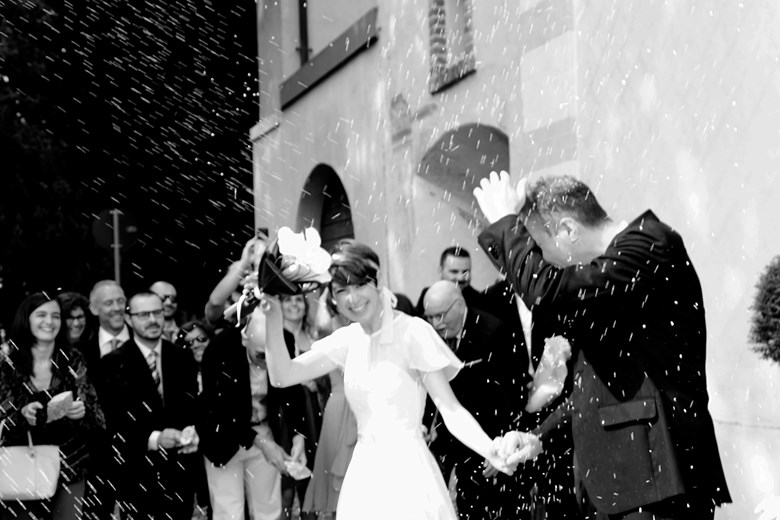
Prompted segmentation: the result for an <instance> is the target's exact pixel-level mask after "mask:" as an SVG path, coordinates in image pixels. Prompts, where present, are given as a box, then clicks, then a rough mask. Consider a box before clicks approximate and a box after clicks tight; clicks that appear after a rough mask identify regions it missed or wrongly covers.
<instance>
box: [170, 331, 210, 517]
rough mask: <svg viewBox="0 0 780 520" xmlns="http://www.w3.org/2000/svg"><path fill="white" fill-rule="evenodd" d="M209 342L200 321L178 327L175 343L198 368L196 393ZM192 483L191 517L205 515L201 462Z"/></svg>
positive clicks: (205, 488) (206, 505)
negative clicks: (188, 352) (187, 351)
mask: <svg viewBox="0 0 780 520" xmlns="http://www.w3.org/2000/svg"><path fill="white" fill-rule="evenodd" d="M210 342H211V329H210V328H209V326H208V325H207V324H206V323H205V322H202V321H197V320H193V321H188V322H187V323H185V324H184V325H182V326H181V328H180V329H179V333H178V335H177V338H176V344H177V345H179V346H180V347H184V348H187V349H190V351H191V352H192V356H193V358H194V359H195V363H196V365H197V368H198V395H200V394H201V393H202V392H203V370H202V367H203V364H202V361H203V354H204V353H205V351H206V348H208V346H209V343H210ZM192 477H193V485H194V487H195V503H196V504H195V507H196V510H195V513H194V514H193V518H195V517H198V518H201V517H204V516H205V517H207V516H208V515H209V512H210V510H211V506H210V503H209V487H208V479H207V478H206V469H205V466H204V465H203V464H198V465H197V467H195V468H193V475H192Z"/></svg>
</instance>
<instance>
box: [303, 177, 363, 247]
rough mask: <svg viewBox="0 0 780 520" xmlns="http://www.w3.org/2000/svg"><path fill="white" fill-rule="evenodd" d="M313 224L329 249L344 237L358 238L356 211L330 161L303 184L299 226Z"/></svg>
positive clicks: (323, 243)
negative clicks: (353, 221)
mask: <svg viewBox="0 0 780 520" xmlns="http://www.w3.org/2000/svg"><path fill="white" fill-rule="evenodd" d="M309 226H313V227H314V228H316V229H317V230H318V231H319V233H320V237H321V238H322V247H323V248H324V249H326V250H330V248H331V247H332V246H333V245H334V244H335V243H336V242H338V241H339V240H341V239H343V238H354V237H355V231H354V227H353V225H352V210H351V207H350V205H349V199H348V198H347V192H346V191H345V190H344V185H343V184H341V179H339V176H338V174H336V172H335V171H334V170H333V168H331V167H330V166H328V165H326V164H318V165H317V166H316V167H315V168H314V169H313V170H312V172H311V174H309V178H308V179H306V183H305V184H304V185H303V192H302V193H301V200H300V205H299V206H298V229H303V228H305V227H309Z"/></svg>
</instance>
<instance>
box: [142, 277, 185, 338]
mask: <svg viewBox="0 0 780 520" xmlns="http://www.w3.org/2000/svg"><path fill="white" fill-rule="evenodd" d="M149 291H150V292H153V293H154V294H156V295H157V296H159V297H160V299H161V300H162V301H163V316H164V317H165V321H164V322H163V337H164V338H165V339H167V340H168V341H174V340H176V336H177V335H178V334H179V324H178V316H177V312H178V310H179V302H178V298H179V293H178V292H176V287H174V286H173V284H171V283H170V282H165V281H162V280H160V281H158V282H154V283H153V284H152V285H151V286H150V287H149Z"/></svg>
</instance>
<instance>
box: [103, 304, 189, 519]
mask: <svg viewBox="0 0 780 520" xmlns="http://www.w3.org/2000/svg"><path fill="white" fill-rule="evenodd" d="M127 315H128V316H129V317H130V325H131V327H132V328H133V337H132V338H131V339H129V340H128V341H126V342H125V343H123V344H122V345H121V346H120V347H119V348H118V349H116V350H114V351H113V352H111V353H109V354H106V356H105V357H104V358H103V359H102V365H103V374H104V378H105V382H104V383H103V384H104V388H103V391H102V393H101V396H100V397H101V402H102V403H105V411H106V420H107V421H106V422H107V428H108V431H109V432H110V433H111V434H112V448H113V453H114V458H115V461H116V467H115V468H114V471H113V475H114V480H113V484H114V486H115V487H116V491H117V499H118V500H119V501H120V505H121V512H122V517H123V518H125V519H127V520H148V519H149V518H166V519H171V520H189V519H191V518H192V512H193V507H194V506H193V502H194V500H193V499H194V496H195V490H194V485H193V482H192V480H191V479H190V478H189V475H191V471H192V470H191V468H192V467H193V465H194V464H197V463H200V462H201V461H200V460H198V457H197V456H196V454H195V453H194V452H195V451H196V450H197V446H198V443H199V438H198V436H197V433H196V432H195V430H194V425H195V423H196V420H197V415H198V409H197V401H196V400H197V379H196V374H197V368H196V366H195V360H194V359H193V357H192V353H191V352H189V351H188V350H185V349H182V348H181V347H179V346H176V345H174V344H173V343H170V342H169V341H167V340H165V339H164V338H163V336H162V330H163V320H164V309H163V302H162V300H161V299H160V297H159V296H157V295H156V294H154V293H151V292H141V293H137V294H135V295H134V296H133V297H132V298H130V299H129V300H128V302H127Z"/></svg>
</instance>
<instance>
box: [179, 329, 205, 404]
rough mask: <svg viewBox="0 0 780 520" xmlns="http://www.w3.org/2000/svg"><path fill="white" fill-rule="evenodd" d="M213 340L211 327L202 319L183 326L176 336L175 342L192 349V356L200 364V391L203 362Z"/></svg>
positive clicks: (200, 387) (200, 388) (199, 389)
mask: <svg viewBox="0 0 780 520" xmlns="http://www.w3.org/2000/svg"><path fill="white" fill-rule="evenodd" d="M210 342H211V328H210V327H209V326H208V325H207V324H206V323H205V322H202V321H199V320H192V321H188V322H187V323H185V324H184V325H182V326H181V328H180V329H179V332H178V334H177V336H176V341H175V343H176V344H177V345H179V346H181V347H185V348H188V349H190V350H191V351H192V357H193V358H194V359H195V363H197V365H198V393H200V392H202V391H203V381H202V376H201V362H202V361H203V354H204V352H206V348H208V346H209V343H210Z"/></svg>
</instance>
